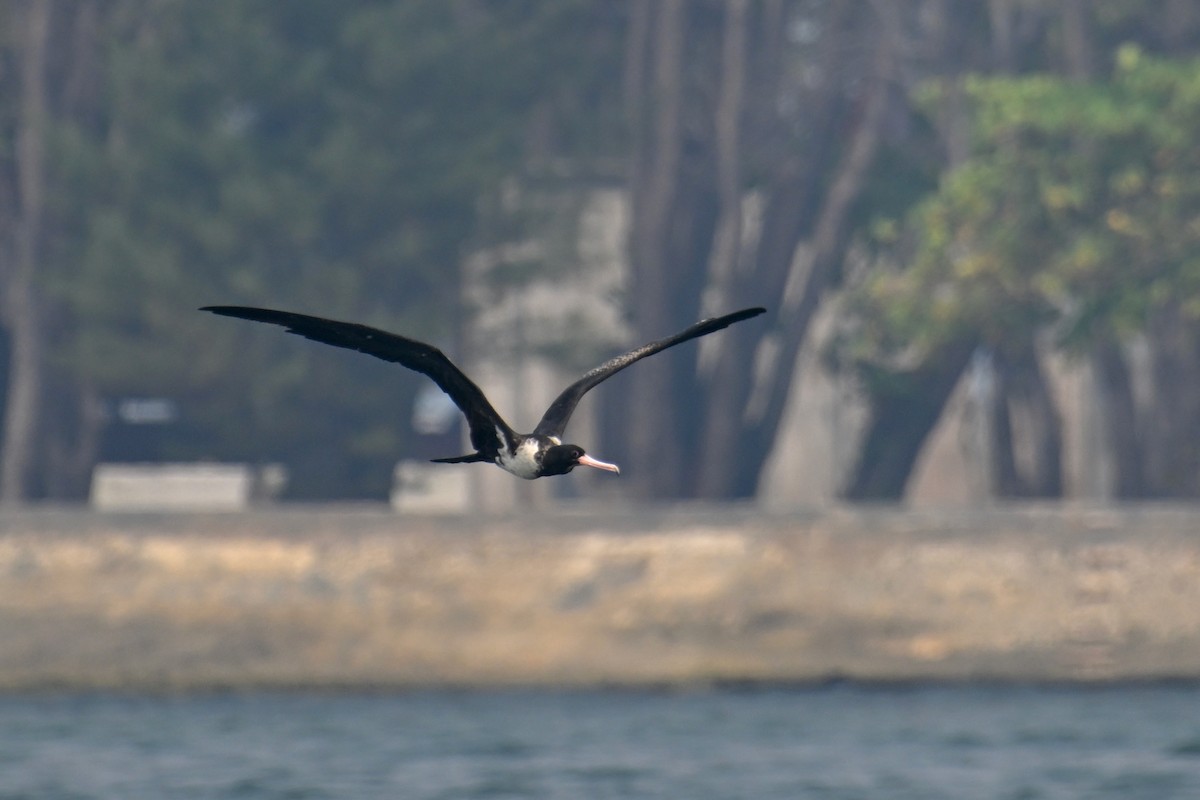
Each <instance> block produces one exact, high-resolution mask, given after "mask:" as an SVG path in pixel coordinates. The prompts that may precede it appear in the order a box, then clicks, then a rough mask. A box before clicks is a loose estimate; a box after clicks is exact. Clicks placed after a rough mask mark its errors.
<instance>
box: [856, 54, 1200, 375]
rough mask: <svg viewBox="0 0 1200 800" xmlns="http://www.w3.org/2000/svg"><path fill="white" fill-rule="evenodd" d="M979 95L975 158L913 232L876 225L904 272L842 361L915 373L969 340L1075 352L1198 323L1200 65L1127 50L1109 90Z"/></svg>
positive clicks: (978, 91) (876, 288)
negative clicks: (1166, 323)
mask: <svg viewBox="0 0 1200 800" xmlns="http://www.w3.org/2000/svg"><path fill="white" fill-rule="evenodd" d="M967 90H968V92H969V96H970V98H971V101H972V104H973V117H972V121H973V133H974V148H975V151H974V155H973V156H972V157H971V158H970V159H969V161H968V162H967V163H965V164H963V165H962V166H961V167H960V168H958V169H956V170H954V171H952V172H951V173H949V174H947V175H945V176H944V178H943V180H942V182H941V184H940V185H939V187H938V189H937V191H936V192H934V193H933V194H931V195H930V196H929V197H928V198H927V199H926V200H924V201H923V202H922V203H920V204H919V205H918V206H917V207H916V208H915V209H914V211H913V212H912V213H911V214H910V215H909V216H908V218H907V220H906V221H905V223H904V226H903V227H902V228H899V229H897V226H895V225H894V224H887V223H882V224H879V225H877V226H876V230H877V231H878V232H880V233H881V234H883V235H886V236H888V237H889V238H890V239H891V240H892V241H894V242H896V243H897V244H895V245H894V246H893V247H892V248H891V252H893V253H897V254H899V253H903V256H902V257H904V258H905V260H906V261H907V262H908V263H907V265H906V267H905V268H903V269H898V268H891V269H889V268H882V269H879V270H876V271H874V272H873V273H872V274H871V275H869V276H868V277H867V279H866V280H865V281H863V282H862V284H861V285H860V286H859V287H858V289H857V290H856V291H855V292H854V293H853V294H852V295H851V297H850V300H849V302H850V304H851V310H852V315H851V317H852V318H853V319H854V320H855V324H854V326H853V329H852V332H851V334H850V335H848V336H847V337H846V339H845V341H844V342H843V354H844V355H845V356H847V357H848V358H849V359H850V360H852V361H855V362H857V363H860V364H870V363H893V364H897V363H899V364H903V363H905V362H906V361H913V360H916V359H917V358H918V357H919V355H920V354H922V353H928V352H932V351H934V350H935V349H936V347H937V346H938V345H939V344H941V343H944V342H946V341H948V340H952V339H958V338H962V337H964V336H967V335H978V336H979V337H981V338H982V340H983V341H986V342H988V343H989V344H990V346H992V347H996V348H1005V347H1009V346H1013V345H1015V344H1018V343H1021V342H1027V341H1028V340H1029V339H1030V337H1033V336H1036V335H1037V334H1038V333H1039V331H1043V330H1046V329H1048V328H1049V329H1051V330H1053V331H1054V332H1055V333H1056V335H1057V341H1058V342H1059V343H1060V345H1062V346H1063V347H1065V348H1067V349H1070V350H1076V349H1081V348H1084V347H1086V346H1087V345H1088V344H1089V343H1091V342H1092V341H1094V340H1095V338H1096V337H1097V336H1099V335H1104V336H1109V335H1117V336H1123V335H1126V334H1129V333H1131V332H1133V331H1136V330H1140V329H1142V328H1143V326H1144V325H1145V323H1146V321H1147V319H1148V317H1149V315H1150V314H1151V313H1152V312H1153V311H1154V310H1155V309H1156V308H1161V307H1162V306H1163V305H1164V304H1165V303H1167V302H1172V303H1179V304H1181V306H1182V308H1183V309H1185V313H1187V314H1190V315H1191V316H1192V317H1193V318H1194V319H1200V148H1197V147H1196V144H1195V132H1196V131H1197V130H1200V61H1170V60H1163V59H1157V58H1150V57H1148V56H1146V55H1145V54H1143V53H1141V52H1140V51H1139V50H1137V49H1136V48H1132V47H1125V48H1122V49H1121V50H1120V51H1119V53H1118V55H1117V59H1116V68H1115V71H1114V73H1113V75H1112V76H1111V78H1110V80H1108V81H1107V82H1104V83H1097V84H1087V85H1085V84H1079V83H1074V82H1071V81H1067V80H1063V79H1059V78H1055V77H1050V76H1032V77H1024V78H986V79H985V78H972V79H969V80H968V83H967ZM937 99H938V98H937V93H936V91H931V92H930V93H929V94H928V95H927V96H926V97H925V98H924V100H925V101H926V102H929V103H934V102H936V101H937ZM898 231H899V232H898Z"/></svg>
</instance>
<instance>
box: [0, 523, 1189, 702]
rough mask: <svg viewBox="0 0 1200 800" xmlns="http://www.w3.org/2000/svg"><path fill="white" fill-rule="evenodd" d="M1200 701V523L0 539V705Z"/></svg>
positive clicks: (378, 530) (633, 526)
mask: <svg viewBox="0 0 1200 800" xmlns="http://www.w3.org/2000/svg"><path fill="white" fill-rule="evenodd" d="M831 676H844V677H850V678H863V679H880V680H891V679H896V680H902V679H934V680H941V679H949V680H962V679H976V678H983V679H1005V680H1107V679H1126V678H1139V679H1141V678H1173V677H1200V510H1198V509H1187V508H1169V507H1138V508H1130V509H1085V508H1067V509H1054V508H1051V507H1028V508H1011V509H995V510H987V511H972V512H906V511H899V510H886V509H877V510H847V509H831V510H825V511H820V512H815V511H814V512H811V513H797V514H786V515H770V514H762V513H759V512H757V511H754V510H752V509H721V508H684V509H676V510H653V511H641V512H632V511H631V512H621V513H592V512H585V511H579V512H573V513H572V512H556V513H553V514H550V515H549V516H544V517H536V518H532V519H526V518H521V517H516V516H514V517H510V518H506V519H502V520H498V521H485V520H482V519H477V518H469V517H465V518H459V517H406V516H399V515H396V514H393V513H391V512H389V511H384V510H378V509H353V508H352V509H323V508H314V509H304V508H279V509H274V510H262V511H255V512H248V513H228V514H177V515H166V514H98V513H93V512H87V511H72V510H54V509H45V510H38V509H34V510H19V511H14V510H9V511H0V688H9V689H22V688H34V687H44V686H105V687H109V686H111V687H124V688H138V687H159V688H163V687H166V688H173V687H174V688H188V687H204V686H256V685H267V686H427V685H496V684H567V685H580V684H584V685H586V684H630V685H633V684H658V683H681V684H687V683H704V682H711V681H806V680H822V679H825V678H828V677H831Z"/></svg>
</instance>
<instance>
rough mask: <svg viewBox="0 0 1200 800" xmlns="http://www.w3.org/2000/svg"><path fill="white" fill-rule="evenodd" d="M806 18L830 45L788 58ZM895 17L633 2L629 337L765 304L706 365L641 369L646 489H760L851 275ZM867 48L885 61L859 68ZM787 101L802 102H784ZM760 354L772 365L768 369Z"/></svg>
mask: <svg viewBox="0 0 1200 800" xmlns="http://www.w3.org/2000/svg"><path fill="white" fill-rule="evenodd" d="M798 21H804V22H805V23H806V24H809V25H812V26H814V27H815V28H817V29H819V30H820V32H821V38H820V40H819V43H816V44H807V43H806V44H805V45H802V46H801V47H799V48H797V52H787V51H788V49H789V48H790V47H791V46H792V45H791V43H790V42H788V41H787V37H786V31H787V30H789V24H790V23H797V22H798ZM897 22H898V12H897V10H896V9H895V8H894V7H893V6H892V5H890V4H885V3H872V4H864V3H857V2H834V3H828V4H807V3H782V2H776V3H762V4H751V5H747V4H745V3H741V2H737V1H736V0H730V2H727V3H723V4H718V5H713V4H702V3H682V2H668V3H645V2H643V3H635V4H634V12H633V19H632V23H631V46H630V51H629V56H628V58H629V65H628V68H627V80H626V85H627V86H629V87H630V89H631V98H630V101H629V106H630V108H631V119H632V122H631V128H632V131H633V156H632V163H633V167H632V169H631V176H632V178H631V195H632V198H633V226H634V227H633V231H632V232H631V243H630V255H631V262H632V268H633V290H634V297H633V300H632V303H631V310H632V312H633V314H634V322H635V328H636V329H637V330H638V332H639V335H640V336H641V337H642V338H649V337H651V336H653V335H658V334H661V332H662V330H664V329H670V328H672V327H683V325H685V324H687V323H688V322H689V321H692V320H694V319H696V318H697V317H698V316H700V315H701V311H702V305H703V304H702V300H703V299H704V293H705V289H706V287H707V286H709V285H710V284H711V285H713V286H715V289H716V291H715V294H716V296H718V297H720V298H721V301H722V304H723V305H722V307H723V308H734V307H738V306H742V305H751V304H764V305H767V306H768V307H769V315H768V317H767V323H766V324H767V332H768V333H767V334H764V333H762V332H761V331H754V330H752V329H751V327H750V326H743V327H742V328H741V329H739V330H731V331H729V332H728V335H726V336H723V337H721V341H720V342H719V343H717V344H715V345H714V347H715V348H716V349H717V356H716V363H715V365H714V366H713V367H712V368H711V371H709V370H707V369H703V368H702V367H701V363H700V359H699V358H698V356H697V354H696V353H695V352H685V351H680V352H672V353H668V354H665V355H664V357H663V361H665V362H666V363H660V364H658V365H657V367H658V368H657V369H656V370H653V371H649V370H646V371H642V372H640V373H639V374H637V375H636V376H631V378H630V381H631V382H632V384H633V391H632V398H633V401H632V403H631V408H632V409H634V410H635V414H636V416H635V417H634V421H633V424H632V425H631V426H629V429H628V430H629V435H630V444H629V446H628V447H629V452H628V455H627V456H626V458H628V459H629V460H630V461H631V462H632V468H633V469H632V470H631V472H632V471H636V472H638V476H639V491H641V492H643V493H644V494H645V495H646V496H651V497H659V498H669V497H695V496H704V497H713V498H746V497H752V496H753V495H754V493H755V490H756V488H757V485H758V481H759V478H760V476H761V473H762V469H763V466H764V464H765V463H766V459H767V457H768V455H769V452H770V447H771V444H772V442H773V441H774V438H775V435H776V433H777V431H778V427H779V423H780V420H781V418H782V412H783V409H784V408H785V406H786V401H787V398H788V393H789V389H790V387H791V385H792V380H793V377H794V370H795V360H796V354H797V353H798V351H799V349H800V346H801V345H802V343H803V342H804V341H805V339H806V335H807V332H808V327H809V322H810V321H811V319H812V316H813V312H814V311H815V309H816V307H817V306H818V304H819V302H820V299H821V298H822V297H823V296H824V294H825V293H826V292H827V291H828V290H829V289H830V288H831V287H832V286H834V285H835V284H836V283H837V280H838V277H839V275H840V264H841V260H842V258H843V256H844V253H845V249H846V247H847V245H848V242H849V236H848V233H849V231H850V224H849V223H850V219H851V211H852V210H853V208H854V205H855V201H856V199H857V197H858V195H859V192H860V190H861V188H862V186H863V184H864V182H865V179H866V175H867V171H868V169H869V168H870V166H871V164H872V162H873V159H874V156H875V154H876V152H877V148H878V145H879V141H880V137H881V130H882V121H883V119H884V118H885V115H884V109H885V108H886V105H887V100H888V96H889V93H888V91H887V81H886V77H885V76H886V75H887V73H888V71H889V66H890V64H891V63H892V58H893V57H894V48H895V46H896V44H897V42H896V39H895V36H896V34H897V27H896V25H897ZM852 43H853V44H852ZM855 48H864V49H867V50H869V51H872V52H874V53H875V54H876V55H875V58H873V59H868V60H866V61H863V60H861V59H855V58H852V55H853V53H855V52H856V49H855ZM797 57H798V58H801V59H804V60H805V61H806V63H810V64H812V65H813V66H814V67H815V68H816V69H815V70H814V72H815V74H816V75H817V76H818V77H817V78H816V80H815V81H813V82H812V84H811V85H803V86H802V85H799V84H797V83H796V82H795V78H794V77H793V73H792V72H791V70H790V69H789V64H790V61H789V59H790V58H797ZM818 65H819V66H818ZM786 94H795V95H797V96H798V97H799V98H800V99H799V100H797V101H795V102H794V103H791V104H785V103H782V102H781V101H780V98H781V96H784V95H786ZM750 197H754V198H757V199H758V200H759V201H760V203H761V208H762V212H761V223H760V225H758V226H756V230H755V231H754V235H752V236H751V235H749V234H750V231H749V228H748V226H746V225H744V223H743V220H742V215H743V213H744V207H745V205H746V203H747V202H748V199H749V198H750ZM798 253H799V254H800V255H799V256H798ZM789 285H798V286H800V287H801V289H800V291H799V292H798V293H795V294H792V293H790V292H788V291H786V290H787V288H788V287H789ZM760 350H761V351H762V353H763V354H765V353H768V352H774V353H775V356H774V357H773V358H771V359H769V360H768V361H766V362H764V360H763V359H762V358H760V357H759V355H758V354H759V351H760ZM764 363H766V365H767V368H766V370H765V371H763V370H761V369H758V367H761V366H762V365H763V364H764ZM756 379H757V380H756Z"/></svg>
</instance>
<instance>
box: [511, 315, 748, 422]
mask: <svg viewBox="0 0 1200 800" xmlns="http://www.w3.org/2000/svg"><path fill="white" fill-rule="evenodd" d="M765 311H766V309H765V308H744V309H742V310H741V311H735V312H733V313H732V314H726V315H725V316H723V317H713V318H712V319H705V320H701V321H700V322H697V323H696V324H695V325H692V326H691V327H689V328H687V329H685V330H682V331H680V332H679V333H677V334H675V335H674V336H668V337H667V338H665V339H659V340H658V341H657V342H650V343H649V344H644V345H642V346H641V347H639V348H637V349H636V350H630V351H629V352H628V353H625V354H624V355H620V356H617V357H616V358H611V359H609V360H608V361H605V362H604V363H603V364H601V365H600V366H598V367H596V368H595V369H593V370H591V371H589V372H588V373H587V374H586V375H584V376H583V377H582V378H580V379H579V380H577V381H575V382H574V383H572V384H571V385H570V386H568V387H567V388H566V389H564V390H563V392H562V394H560V395H559V396H558V397H557V398H556V399H555V401H554V402H553V403H551V404H550V408H548V409H546V413H545V414H544V415H543V416H542V420H541V422H539V423H538V426H537V427H536V428H535V429H534V431H533V432H534V433H535V434H539V435H542V436H562V434H563V431H564V430H565V429H566V427H567V422H569V421H570V419H571V414H572V413H573V412H574V411H575V406H576V405H578V403H579V399H580V398H581V397H583V396H584V395H585V394H587V392H588V391H589V390H590V389H592V388H593V387H595V386H596V385H597V384H599V383H600V382H602V381H604V380H606V379H608V378H610V377H612V376H613V375H615V374H617V373H618V372H620V371H621V370H623V369H625V368H626V367H628V366H629V365H630V364H632V363H634V362H635V361H640V360H642V359H643V358H646V357H647V356H652V355H654V354H655V353H658V352H661V351H663V350H666V349H667V348H668V347H674V346H675V345H677V344H681V343H683V342H686V341H689V340H691V339H698V338H700V337H701V336H707V335H708V334H710V333H715V332H716V331H719V330H721V329H722V328H728V327H729V326H730V325H733V324H734V323H735V322H741V321H742V320H746V319H750V318H751V317H757V316H758V315H759V314H762V313H763V312H765Z"/></svg>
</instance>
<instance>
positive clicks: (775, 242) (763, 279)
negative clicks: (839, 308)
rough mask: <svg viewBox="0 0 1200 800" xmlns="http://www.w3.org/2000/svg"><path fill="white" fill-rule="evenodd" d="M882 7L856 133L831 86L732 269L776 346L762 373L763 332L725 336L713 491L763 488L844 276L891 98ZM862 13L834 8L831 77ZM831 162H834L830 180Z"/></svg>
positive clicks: (706, 481) (711, 461)
mask: <svg viewBox="0 0 1200 800" xmlns="http://www.w3.org/2000/svg"><path fill="white" fill-rule="evenodd" d="M881 8H882V11H881V13H880V15H879V19H881V20H882V22H881V23H878V24H876V25H874V32H875V36H874V37H873V38H872V41H873V43H874V45H875V52H876V60H875V62H874V63H873V64H872V65H871V71H870V74H869V75H868V76H867V81H868V83H867V88H866V90H865V92H864V96H863V98H862V100H861V104H860V105H859V106H858V107H857V108H855V109H853V111H854V112H855V113H854V117H855V119H854V120H853V128H852V129H851V132H850V134H849V138H848V140H847V139H846V127H847V120H846V119H845V116H846V113H845V112H846V105H845V100H844V95H843V93H842V91H841V89H840V87H839V86H837V85H834V84H831V85H829V86H827V87H825V89H824V91H823V92H821V93H820V99H819V101H818V102H817V103H815V109H814V112H813V116H814V117H815V119H816V122H815V123H814V128H815V131H814V134H813V139H812V142H811V146H810V149H809V150H808V151H807V152H806V153H804V154H803V155H804V156H805V157H806V158H805V161H804V162H800V161H798V160H796V158H795V156H792V157H789V158H787V159H786V160H785V161H784V163H782V164H780V165H779V167H778V169H777V170H776V172H775V178H774V180H773V181H772V183H771V188H770V190H769V192H768V194H767V205H766V208H765V209H764V212H763V222H762V229H761V231H760V234H759V240H758V244H757V248H756V250H755V254H754V258H753V259H752V260H751V261H750V263H748V264H747V265H746V266H745V267H744V268H736V269H733V270H731V272H730V274H729V276H728V278H727V279H726V283H727V288H726V291H725V294H727V295H728V296H729V297H730V299H731V302H730V305H731V306H740V305H747V304H751V303H763V304H765V305H767V306H768V314H767V317H766V320H767V322H766V324H767V325H768V326H769V329H773V333H774V334H775V337H774V338H775V341H774V344H775V345H776V348H775V349H774V356H773V357H772V359H771V360H770V362H769V363H768V364H767V365H766V369H765V371H764V374H763V375H761V376H760V375H758V374H757V373H758V372H759V370H758V367H760V366H762V364H761V363H760V359H759V358H758V357H757V351H758V348H759V345H760V342H761V341H762V340H763V337H762V336H761V334H759V333H757V332H755V331H754V330H753V329H752V328H750V327H749V326H747V327H746V328H744V329H742V330H732V331H729V332H728V335H727V336H725V337H724V340H723V342H722V346H721V349H720V351H719V353H720V355H719V357H718V361H717V365H716V368H715V370H714V373H713V379H712V386H713V391H712V398H711V399H712V402H711V403H710V404H709V407H708V414H707V422H706V424H705V427H704V435H703V437H702V441H703V443H704V445H705V450H704V455H703V456H702V457H701V458H700V459H699V463H700V465H701V470H702V471H701V475H700V493H701V494H702V495H704V496H706V497H723V498H750V497H753V496H754V495H755V493H756V491H757V489H758V483H759V480H760V479H761V477H762V471H763V468H764V466H765V464H766V460H767V458H768V457H769V455H770V451H771V447H772V444H773V443H774V440H775V437H776V435H777V434H778V431H779V425H780V423H781V421H782V419H783V413H784V411H785V410H786V406H787V400H788V397H789V396H790V391H791V387H792V385H793V383H794V378H795V366H796V361H797V356H798V354H799V352H800V349H801V347H802V346H803V344H804V342H805V341H806V339H807V335H808V331H809V326H810V323H811V321H812V318H813V316H814V315H815V313H816V310H817V308H818V307H819V304H820V301H821V300H822V298H823V297H824V296H825V293H826V292H827V291H828V290H829V289H830V288H831V287H832V286H834V285H835V284H836V282H837V279H838V277H839V276H840V266H841V262H842V260H843V258H844V256H845V251H846V247H847V243H848V241H849V225H848V221H849V217H850V211H851V209H852V208H853V204H854V201H855V200H856V199H857V197H858V194H859V191H860V190H861V187H862V185H863V183H864V181H865V179H866V175H867V171H868V170H869V168H870V166H871V163H872V162H873V160H874V157H875V153H876V150H877V148H878V144H879V139H880V136H881V131H882V122H883V118H884V113H883V112H884V109H885V108H886V104H887V79H886V76H887V75H888V74H889V72H890V65H891V63H892V58H893V50H892V47H893V43H894V41H895V34H896V30H895V28H894V27H893V24H894V21H895V18H894V16H893V15H892V13H891V7H890V6H886V5H884V6H882V7H881ZM860 13H867V14H869V13H870V9H867V10H866V11H863V10H862V9H861V8H860V7H859V6H858V5H857V4H854V3H834V4H832V5H831V6H830V7H829V10H828V14H829V16H828V19H827V23H828V30H829V34H828V39H827V44H826V47H828V48H829V51H830V59H829V60H828V62H827V66H828V67H829V71H830V73H832V74H835V75H836V74H837V73H838V59H839V58H844V55H841V54H842V53H844V51H845V50H846V47H845V44H846V40H845V38H844V37H845V36H846V34H847V32H848V31H849V30H851V29H852V28H853V27H854V26H856V25H862V24H864V23H863V22H862V20H861V19H859V18H858V16H857V14H860ZM872 19H873V18H872ZM764 99H765V98H764ZM839 146H844V150H843V151H842V153H841V158H840V159H839V158H837V157H836V154H837V152H838V148H839ZM831 164H832V165H835V166H834V167H833V171H832V177H830V165H831ZM806 236H808V237H810V238H809V239H808V240H807V242H806V241H805V237H806ZM802 243H806V244H807V245H808V247H807V249H806V256H807V257H799V258H798V257H797V250H798V248H799V247H800V245H801V244H802ZM756 378H758V379H759V380H758V381H757V385H756Z"/></svg>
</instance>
